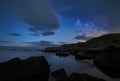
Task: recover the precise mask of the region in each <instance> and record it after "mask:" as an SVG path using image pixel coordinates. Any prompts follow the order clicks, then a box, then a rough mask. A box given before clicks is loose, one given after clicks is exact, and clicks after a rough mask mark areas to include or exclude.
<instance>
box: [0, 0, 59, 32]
mask: <svg viewBox="0 0 120 81" xmlns="http://www.w3.org/2000/svg"><path fill="white" fill-rule="evenodd" d="M3 7H4V8H5V9H6V11H8V12H9V13H13V14H14V15H15V16H16V17H17V19H19V20H21V21H22V22H25V23H28V24H29V25H31V26H32V28H31V29H30V30H31V31H37V30H38V31H52V30H55V29H58V28H59V27H60V25H59V21H58V19H57V17H56V14H55V11H54V9H53V8H52V6H51V4H50V2H49V1H48V0H0V8H3ZM4 11H5V10H4ZM34 29H35V30H34Z"/></svg>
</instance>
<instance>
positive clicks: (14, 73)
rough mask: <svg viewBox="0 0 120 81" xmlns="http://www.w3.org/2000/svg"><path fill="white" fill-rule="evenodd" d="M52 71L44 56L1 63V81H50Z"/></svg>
mask: <svg viewBox="0 0 120 81" xmlns="http://www.w3.org/2000/svg"><path fill="white" fill-rule="evenodd" d="M49 73H50V69H49V65H48V62H47V61H46V59H45V58H44V57H43V56H40V57H31V58H28V59H26V60H21V59H19V58H15V59H12V60H10V61H7V62H4V63H0V81H48V77H49Z"/></svg>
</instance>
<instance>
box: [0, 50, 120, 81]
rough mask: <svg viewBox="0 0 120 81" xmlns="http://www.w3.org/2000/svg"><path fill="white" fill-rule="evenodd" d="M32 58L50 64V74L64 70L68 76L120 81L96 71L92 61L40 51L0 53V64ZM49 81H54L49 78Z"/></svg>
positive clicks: (3, 51)
mask: <svg viewBox="0 0 120 81" xmlns="http://www.w3.org/2000/svg"><path fill="white" fill-rule="evenodd" d="M32 56H44V57H45V58H46V59H47V61H48V62H49V64H50V69H51V72H53V71H55V70H58V69H60V68H64V69H65V70H66V72H67V75H68V76H69V75H70V74H71V73H73V72H77V73H88V74H90V75H92V76H95V77H98V78H103V79H104V80H106V81H120V79H113V78H111V77H109V76H107V75H105V74H104V73H102V72H101V71H100V70H99V69H97V68H96V67H95V65H94V63H93V61H92V60H75V59H74V57H73V56H71V55H70V56H68V57H59V56H56V55H55V54H54V53H43V52H40V51H17V50H16V51H5V50H2V51H0V63H2V62H5V61H8V60H10V59H13V58H15V57H19V58H21V59H26V58H29V57H32ZM49 81H55V80H54V78H52V77H51V76H50V77H49Z"/></svg>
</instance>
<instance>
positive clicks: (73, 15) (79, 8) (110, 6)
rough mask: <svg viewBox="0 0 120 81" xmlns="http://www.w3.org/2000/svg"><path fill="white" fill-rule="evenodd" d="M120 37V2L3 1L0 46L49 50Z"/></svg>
mask: <svg viewBox="0 0 120 81" xmlns="http://www.w3.org/2000/svg"><path fill="white" fill-rule="evenodd" d="M108 33H120V0H0V46H20V47H21V46H22V47H23V46H29V47H31V46H36V47H41V48H44V47H48V46H57V45H60V44H66V43H75V42H84V41H86V40H89V39H91V38H93V37H97V36H100V35H103V34H108Z"/></svg>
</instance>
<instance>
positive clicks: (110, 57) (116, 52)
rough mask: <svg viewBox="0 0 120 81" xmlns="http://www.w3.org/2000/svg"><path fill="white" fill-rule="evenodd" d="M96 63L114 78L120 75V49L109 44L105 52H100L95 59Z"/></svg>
mask: <svg viewBox="0 0 120 81" xmlns="http://www.w3.org/2000/svg"><path fill="white" fill-rule="evenodd" d="M94 63H95V65H96V66H97V67H98V68H99V69H100V70H101V71H102V72H104V73H106V74H107V75H109V76H111V77H113V78H119V77H120V49H119V48H116V47H114V46H109V47H107V48H106V49H105V50H104V53H103V54H99V55H97V56H96V58H95V59H94Z"/></svg>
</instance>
